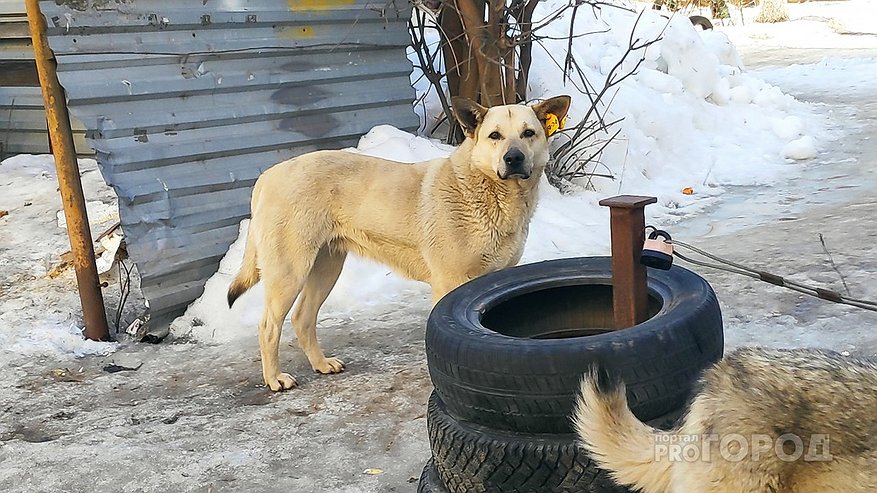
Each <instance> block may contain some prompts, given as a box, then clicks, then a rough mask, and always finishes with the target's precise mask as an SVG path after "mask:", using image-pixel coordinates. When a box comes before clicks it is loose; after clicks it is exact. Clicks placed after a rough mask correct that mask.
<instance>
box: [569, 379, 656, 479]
mask: <svg viewBox="0 0 877 493" xmlns="http://www.w3.org/2000/svg"><path fill="white" fill-rule="evenodd" d="M573 424H574V426H575V429H576V432H577V434H578V436H579V439H581V441H582V443H583V444H584V446H585V448H586V449H588V452H589V453H590V456H591V458H592V459H594V461H595V462H596V463H597V465H598V466H599V467H600V468H602V469H605V470H606V471H609V473H610V475H611V476H612V478H613V479H615V481H617V482H618V483H620V484H623V485H626V486H629V487H632V488H634V489H639V490H641V491H642V492H643V493H667V492H668V491H669V489H670V464H671V462H670V461H669V460H667V458H666V457H664V460H662V461H658V460H657V457H656V456H655V443H656V437H657V436H658V435H659V434H662V432H660V431H658V430H656V429H654V428H651V427H650V426H648V425H646V424H644V423H642V422H641V421H640V420H639V419H637V417H636V416H634V415H633V413H632V412H631V411H630V409H629V408H628V407H627V396H626V395H625V391H624V384H622V383H621V382H618V381H613V380H611V379H610V378H609V375H608V374H607V373H606V372H605V371H603V370H596V369H592V370H591V371H590V372H589V373H587V374H586V375H585V376H584V378H583V379H582V389H581V396H580V397H579V400H578V403H577V404H576V409H575V411H574V413H573Z"/></svg>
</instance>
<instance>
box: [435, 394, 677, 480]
mask: <svg viewBox="0 0 877 493" xmlns="http://www.w3.org/2000/svg"><path fill="white" fill-rule="evenodd" d="M677 417H678V413H675V414H674V415H672V416H667V417H661V418H659V419H658V420H653V421H652V422H650V424H651V425H652V426H656V427H661V428H669V427H670V426H672V424H673V423H675V418H677ZM426 423H427V429H428V430H429V441H430V447H431V448H432V452H433V459H432V460H431V461H430V464H428V466H429V467H434V469H435V471H436V473H437V476H436V477H435V478H434V479H430V480H429V482H430V483H431V484H440V485H442V487H444V488H446V489H445V490H444V491H448V492H449V493H476V492H504V493H505V492H527V493H557V492H566V491H569V492H576V493H588V492H592V493H630V490H629V489H627V488H625V487H622V486H619V485H617V484H615V482H614V481H613V480H612V479H611V478H610V477H609V476H608V474H607V473H606V472H605V471H603V470H601V469H599V468H597V467H596V465H595V464H594V463H593V462H592V461H591V459H590V458H589V457H588V454H587V452H586V451H585V450H584V449H583V448H581V446H579V445H578V444H577V443H576V436H575V435H573V434H562V435H557V434H524V433H513V432H509V431H497V430H491V429H489V428H486V427H484V426H480V425H475V424H469V423H463V422H460V421H457V420H455V419H454V418H453V417H451V416H450V415H449V414H448V413H447V409H446V408H445V406H444V404H443V403H442V402H441V399H440V398H439V397H438V396H436V394H435V393H434V392H433V394H432V396H430V398H429V404H428V407H427V413H426ZM424 475H426V470H424ZM423 482H424V477H423V476H422V477H421V483H423ZM420 491H424V492H425V491H442V490H420V489H418V492H420Z"/></svg>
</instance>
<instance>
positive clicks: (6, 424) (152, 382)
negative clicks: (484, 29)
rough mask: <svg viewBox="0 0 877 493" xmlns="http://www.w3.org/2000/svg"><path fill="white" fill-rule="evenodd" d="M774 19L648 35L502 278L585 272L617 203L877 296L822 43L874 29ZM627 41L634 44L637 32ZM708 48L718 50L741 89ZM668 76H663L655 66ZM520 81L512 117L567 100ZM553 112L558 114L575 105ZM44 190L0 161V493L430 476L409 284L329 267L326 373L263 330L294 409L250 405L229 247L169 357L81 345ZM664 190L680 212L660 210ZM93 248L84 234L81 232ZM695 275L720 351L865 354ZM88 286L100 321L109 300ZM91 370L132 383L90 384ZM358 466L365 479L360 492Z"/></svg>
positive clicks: (97, 204)
mask: <svg viewBox="0 0 877 493" xmlns="http://www.w3.org/2000/svg"><path fill="white" fill-rule="evenodd" d="M551 4H552V2H546V5H545V6H544V8H549V7H550V5H551ZM789 8H790V11H791V12H792V19H793V20H792V21H790V22H788V23H782V24H779V25H770V26H762V25H755V24H754V23H752V22H751V18H753V17H754V15H755V13H756V11H757V10H753V9H748V10H747V12H746V15H747V18H746V22H745V23H744V24H743V25H740V23H739V22H736V24H735V25H731V26H725V27H722V26H719V27H717V29H716V31H717V32H715V33H711V34H706V35H705V36H706V37H705V38H704V37H703V36H704V35H703V34H702V33H698V32H697V31H694V30H693V29H689V27H690V26H688V25H687V24H685V23H684V22H681V23H680V22H678V21H675V20H674V21H671V23H670V26H669V27H668V30H667V35H668V36H670V35H673V37H668V38H667V39H665V41H663V42H662V43H661V44H660V45H659V46H657V47H656V48H655V52H656V53H657V54H658V55H657V57H655V54H654V53H650V54H649V57H650V58H649V59H650V61H651V62H654V64H653V65H650V66H648V67H646V68H645V69H644V70H643V71H642V72H641V73H640V74H639V75H637V76H636V77H633V78H631V79H630V80H629V81H626V82H625V83H624V84H623V85H622V87H621V88H620V92H619V95H618V97H617V98H616V99H615V103H614V104H613V105H612V109H613V111H617V112H618V115H619V116H624V117H625V118H626V119H625V122H624V124H623V125H624V135H625V138H624V139H623V140H622V141H620V142H619V145H618V146H617V147H616V148H614V149H612V150H611V151H610V152H608V153H607V154H606V155H605V156H604V158H603V161H604V163H605V164H606V166H607V168H609V169H610V170H611V171H612V173H613V174H614V175H616V179H615V180H608V179H603V180H595V181H594V183H593V189H582V190H578V191H577V192H576V193H574V194H572V195H567V196H565V195H561V194H560V193H559V192H557V191H556V190H555V189H553V188H551V187H550V186H549V185H547V183H543V185H544V186H543V187H542V197H541V199H540V200H541V201H540V205H539V207H538V209H537V212H536V216H535V218H534V221H533V225H532V228H531V234H530V239H529V241H528V243H527V247H526V253H525V257H524V261H533V260H538V259H542V258H556V257H564V256H570V255H592V254H606V253H607V252H608V247H609V242H608V236H609V230H608V215H607V213H606V210H605V209H603V208H601V207H599V206H598V205H597V201H598V200H599V199H601V198H603V197H606V196H609V195H614V194H617V193H640V194H649V195H656V196H658V197H659V198H660V202H659V204H656V205H653V206H649V208H648V209H647V211H648V214H649V216H650V217H649V220H650V222H654V223H657V224H661V225H664V226H667V227H668V228H670V229H671V231H672V232H673V233H674V235H675V236H676V237H678V238H681V239H684V240H687V241H690V242H692V243H695V244H698V245H701V246H703V247H705V248H707V249H708V250H711V251H715V252H721V253H723V254H724V255H726V256H728V257H733V258H736V259H737V260H744V261H747V262H749V263H752V264H754V265H757V266H759V267H761V268H766V269H769V270H772V271H775V272H777V273H780V274H792V275H793V276H794V277H795V278H796V279H798V280H802V281H805V282H811V283H818V284H820V285H825V286H829V287H832V288H835V289H840V290H843V285H842V283H841V282H840V275H843V278H844V280H845V281H846V283H847V284H848V286H849V290H850V292H851V293H852V294H853V295H854V296H858V297H862V298H869V299H875V298H877V284H875V283H874V282H873V277H874V275H875V272H877V265H875V263H874V260H873V258H874V255H875V248H877V247H875V245H877V241H875V240H877V236H875V233H874V232H875V231H877V215H875V214H874V212H873V211H874V210H875V207H877V202H875V196H874V193H873V190H874V186H875V185H877V123H875V122H877V103H875V101H877V82H875V81H877V77H875V75H877V74H875V72H874V70H875V69H874V67H875V66H877V36H873V35H869V34H840V33H839V32H866V31H863V30H868V29H870V30H871V31H873V29H874V28H873V27H871V26H868V25H867V24H868V22H865V21H864V20H863V19H865V20H867V19H874V18H877V16H875V14H877V2H873V1H872V2H866V1H863V0H851V1H848V2H815V3H808V4H790V5H789ZM857 9H858V10H857ZM832 19H834V20H832ZM616 21H617V22H619V23H625V22H626V23H627V25H630V19H627V20H624V19H621V20H619V19H615V20H612V21H610V22H616ZM646 21H647V22H644V23H642V24H641V26H642V28H643V29H645V30H647V31H648V30H654V29H657V28H658V26H660V24H659V22H660V21H659V20H658V19H656V18H652V19H651V21H648V19H646ZM580 22H582V23H584V24H583V25H584V26H585V27H587V26H589V25H592V24H593V23H596V22H598V20H597V19H582V20H580ZM840 24H843V26H845V27H844V29H839V28H838V27H837V26H838V25H840ZM720 33H724V34H725V35H727V37H728V39H730V40H732V41H733V42H734V44H735V46H736V49H737V50H738V54H739V55H740V59H741V60H742V65H743V70H742V71H740V70H739V69H737V70H735V69H734V65H736V64H737V62H736V60H735V59H734V57H732V56H730V54H731V51H729V48H728V46H729V45H727V44H725V43H724V39H725V38H723V37H722V35H721V34H720ZM627 34H629V30H628V32H627V33H626V34H625V36H626V35H627ZM620 38H624V36H621V35H617V33H616V35H608V34H607V35H605V36H604V37H603V38H602V39H601V40H598V39H596V38H595V39H592V40H591V42H592V45H591V46H588V47H586V48H585V47H582V48H581V49H580V55H581V60H582V64H583V66H585V67H586V68H587V70H589V71H590V72H589V74H591V75H592V76H593V77H594V78H595V80H598V79H599V77H600V76H601V75H602V76H605V73H604V70H603V69H604V68H605V66H606V64H607V63H608V62H606V61H604V60H605V59H606V57H607V56H610V55H611V53H610V52H611V51H612V50H616V51H617V50H618V49H620V47H621V46H622V44H623V39H622V40H619V39H620ZM787 47H792V48H787ZM781 48H782V49H781ZM719 55H721V56H719ZM674 56H676V57H679V58H680V60H681V61H680V63H678V64H676V65H673V64H671V63H669V62H667V60H666V58H671V57H674ZM689 56H690V57H692V58H688V57H689ZM712 57H715V58H712ZM823 59H824V60H823ZM661 60H664V62H666V65H667V67H666V71H664V70H663V64H662V63H661ZM728 62H730V63H728ZM541 63H544V64H545V65H544V66H541V68H540V69H539V70H535V71H534V72H538V75H537V76H536V77H535V78H534V79H533V88H532V89H533V96H534V97H540V96H548V95H554V94H557V93H562V92H570V93H573V94H574V95H575V93H574V88H569V87H566V88H564V87H561V86H560V85H559V77H557V74H556V72H555V73H554V74H552V70H551V69H550V64H548V62H547V61H546V59H544V58H543V59H541ZM671 65H672V66H673V67H675V68H673V69H671V68H670V67H671ZM695 69H696V70H697V72H696V73H697V74H698V75H696V76H695V75H693V74H694V73H695V72H694V70H695ZM709 89H712V91H711V92H710V94H708V95H704V94H705V93H706V92H707V90H709ZM717 90H718V94H719V97H718V99H713V93H715V92H716V91H717ZM722 94H724V95H725V96H727V99H725V98H722V97H721V95H722ZM575 104H576V107H575V108H574V109H575V110H576V111H581V98H580V95H579V97H577V99H576V103H575ZM576 115H581V113H573V114H572V116H571V119H574V118H575V116H576ZM426 116H427V117H429V115H426ZM802 138H809V139H812V143H813V145H812V147H810V146H802V147H809V148H806V149H804V150H806V151H809V152H807V153H805V154H806V155H807V156H811V157H808V158H807V159H800V160H795V159H787V158H786V157H785V154H784V149H786V147H787V146H789V144H790V143H792V142H793V141H796V140H800V139H802ZM804 144H806V142H804ZM359 150H360V151H361V152H368V153H375V154H381V155H385V156H387V157H392V158H394V159H399V160H403V161H415V160H418V159H422V158H427V157H433V156H436V155H441V154H443V153H447V152H448V148H447V147H445V146H443V145H441V144H437V143H436V142H435V141H430V140H428V139H424V138H421V137H414V136H411V135H406V134H404V133H401V132H399V131H398V130H395V129H393V128H390V127H378V128H376V129H374V130H373V131H372V132H371V133H369V134H368V135H367V136H365V137H364V138H363V139H362V141H361V142H360V145H359ZM81 164H82V169H83V173H82V175H83V183H84V186H85V191H86V196H87V198H88V200H89V201H90V202H92V203H93V205H92V209H93V211H94V214H93V215H94V216H95V217H101V216H102V215H101V211H105V210H107V207H106V206H107V205H112V204H113V203H114V197H113V194H112V191H111V190H109V189H108V188H107V187H106V186H105V185H104V184H103V183H102V180H101V179H100V177H99V174H98V172H97V169H96V166H95V163H94V162H93V161H89V160H84V161H83V162H82V163H81ZM604 171H605V170H604ZM56 187H57V184H56V182H55V178H54V171H53V168H52V166H51V159H50V158H47V157H44V156H19V157H16V158H12V159H8V160H6V161H4V162H3V163H2V164H0V211H8V215H6V216H5V217H0V368H2V369H3V370H4V371H3V372H2V374H0V490H2V491H83V490H91V491H200V492H207V491H225V490H229V491H266V492H273V491H278V492H279V491H302V492H310V491H314V492H316V491H341V492H351V493H352V492H396V491H399V492H401V491H411V490H412V489H413V486H412V485H411V484H409V481H410V478H412V477H416V476H418V475H419V471H420V468H421V467H422V465H423V463H424V461H425V460H426V459H427V458H428V456H429V451H428V444H427V442H426V432H425V419H424V417H423V411H424V404H425V401H426V397H427V396H428V393H429V390H430V383H429V379H428V375H427V373H426V365H425V361H424V356H423V351H422V342H423V325H424V320H425V317H426V316H427V314H428V310H429V296H428V291H427V288H426V287H425V286H423V285H420V284H418V283H415V282H411V281H406V280H403V279H401V278H399V277H397V276H395V275H393V274H392V273H390V272H389V271H388V270H387V269H386V268H383V267H381V266H377V265H374V264H371V263H368V262H365V261H361V260H355V259H351V260H348V265H347V266H346V267H345V271H344V274H343V275H342V279H341V281H340V282H339V285H338V287H337V288H336V290H335V291H334V292H333V295H332V297H331V299H330V300H329V301H328V302H327V304H326V306H325V308H324V310H323V312H322V313H321V319H320V338H321V341H322V343H323V345H324V347H326V348H327V350H330V349H331V350H332V351H333V352H334V353H335V354H337V355H338V356H340V357H341V358H342V359H344V360H345V361H347V362H348V363H349V367H348V370H347V371H346V372H345V373H343V374H341V375H336V376H328V377H327V376H315V375H309V374H308V373H309V371H308V370H307V368H309V367H308V366H307V362H306V360H305V358H304V357H303V355H301V354H300V351H299V350H298V349H297V348H296V347H295V343H294V341H293V339H294V336H293V335H292V331H291V330H285V336H284V338H285V341H284V342H285V343H289V344H284V346H283V347H282V350H281V351H282V352H281V357H282V358H283V362H284V365H285V367H286V369H288V370H290V371H292V372H294V373H296V374H297V376H298V377H299V382H300V384H301V388H300V389H298V390H295V391H293V392H287V393H284V394H279V395H271V394H269V393H267V392H266V391H265V390H264V388H263V387H261V386H260V384H261V382H260V380H261V375H260V373H259V361H258V349H257V344H256V337H255V333H254V329H255V325H256V323H257V321H258V316H259V312H260V309H261V303H262V300H261V296H262V294H261V291H260V290H259V289H258V287H257V288H256V289H254V290H252V292H250V293H247V294H246V295H245V296H244V297H242V298H241V299H240V300H239V301H238V303H237V304H236V305H235V308H234V310H232V311H231V312H229V311H228V310H227V309H226V308H225V305H224V290H225V286H226V285H227V282H228V278H229V276H230V275H233V274H234V272H235V271H236V269H237V265H238V264H239V262H240V253H241V248H240V247H241V245H240V242H238V243H236V244H235V246H233V247H232V249H231V251H230V253H229V255H228V256H227V257H226V258H225V260H224V261H223V265H222V267H221V269H220V273H219V274H217V275H216V276H215V277H214V278H213V279H212V280H211V281H210V285H209V286H208V288H207V290H206V292H205V294H204V296H203V297H202V299H201V300H199V302H196V303H195V304H193V305H192V307H191V308H190V310H189V311H188V312H187V313H186V315H184V316H183V317H181V318H180V319H179V320H177V322H176V323H175V325H174V335H176V336H186V335H188V336H190V337H185V338H184V337H178V338H177V339H176V340H175V342H176V343H174V341H173V340H172V341H171V343H169V344H161V345H158V346H151V345H140V344H132V343H130V342H122V343H100V344H98V343H89V342H85V341H83V340H82V339H81V337H79V336H78V335H77V334H76V329H75V326H76V325H77V324H78V323H79V306H78V303H79V301H78V297H77V295H76V292H75V281H74V279H73V276H72V272H71V271H70V270H69V269H68V270H62V271H61V272H60V273H59V275H57V276H55V277H50V276H48V275H47V274H48V273H49V272H51V271H52V270H53V269H54V268H55V267H57V266H58V264H59V262H60V257H61V254H62V253H63V252H64V251H65V250H67V249H68V248H69V247H68V245H67V243H66V241H67V240H66V234H65V232H64V230H63V229H62V228H61V227H59V225H58V216H57V214H58V211H59V210H60V200H59V198H58V197H57V191H56ZM685 187H692V188H693V189H694V192H695V193H694V194H693V195H685V194H683V193H682V189H683V188H685ZM25 204H29V205H25ZM0 215H2V213H0ZM93 219H94V217H93ZM242 227H245V224H244V225H242ZM102 228H103V225H102V224H99V221H98V222H95V224H94V228H93V232H94V234H95V235H97V234H99V233H100V232H102ZM820 233H821V234H823V235H824V238H825V241H826V246H827V248H828V249H829V250H830V251H831V252H832V254H833V257H834V260H835V262H836V263H837V267H838V270H839V272H840V275H839V274H838V272H836V271H835V270H834V269H833V268H832V266H831V265H830V263H829V262H828V260H827V256H826V254H825V252H824V251H823V249H822V246H821V244H820V242H819V240H818V237H817V235H818V234H820ZM696 270H697V271H698V272H699V273H701V274H703V275H704V276H705V277H707V279H708V280H709V281H710V282H711V284H712V285H713V286H714V288H715V289H716V291H717V293H718V295H719V299H720V301H721V303H722V309H723V315H724V320H725V330H726V338H727V345H728V347H734V346H738V345H742V344H759V345H769V346H783V347H798V346H818V347H827V348H833V349H837V350H841V351H848V352H850V353H853V354H858V355H866V356H872V357H874V356H877V337H875V336H874V331H873V327H875V326H877V316H875V315H874V314H873V313H871V312H865V311H862V310H856V309H853V308H847V307H842V306H837V305H833V304H829V303H826V302H823V301H820V300H816V299H811V298H806V297H802V296H800V295H798V294H796V293H792V292H788V291H784V290H782V289H780V288H776V287H770V286H767V285H764V284H755V283H753V282H751V281H749V280H746V279H741V278H738V277H734V276H731V275H727V274H722V273H713V272H708V271H704V270H702V269H696ZM107 280H108V282H110V288H108V289H107V290H105V291H106V294H107V306H108V308H110V309H112V308H113V307H114V306H115V302H116V298H115V296H116V294H115V293H114V291H115V288H116V281H117V280H115V279H112V278H108V279H107ZM138 305H139V307H138ZM129 306H130V310H131V311H132V313H131V314H130V315H129V319H128V320H127V321H130V318H131V317H134V316H137V315H139V314H141V313H142V300H140V299H136V298H135V299H134V300H133V301H130V302H129ZM122 325H123V326H124V325H125V323H123V324H122ZM71 327H72V329H71ZM287 329H288V327H287ZM184 341H189V342H193V343H183V342H184ZM111 363H112V364H117V365H121V366H125V367H132V368H133V367H137V366H138V364H140V363H143V366H142V367H140V369H139V370H137V371H121V372H118V373H109V372H108V370H105V369H104V368H105V367H106V366H107V365H109V364H111ZM366 468H379V469H382V470H383V471H384V473H383V474H379V475H367V474H363V471H364V470H365V469H366ZM62 471H63V472H62ZM98 471H99V472H98Z"/></svg>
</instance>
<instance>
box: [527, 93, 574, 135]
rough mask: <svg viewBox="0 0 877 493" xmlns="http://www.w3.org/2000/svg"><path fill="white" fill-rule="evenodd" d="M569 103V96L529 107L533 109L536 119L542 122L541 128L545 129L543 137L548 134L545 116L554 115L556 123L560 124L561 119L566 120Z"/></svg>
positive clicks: (557, 97)
mask: <svg viewBox="0 0 877 493" xmlns="http://www.w3.org/2000/svg"><path fill="white" fill-rule="evenodd" d="M570 101H571V100H570V97H569V96H555V97H553V98H551V99H546V100H545V101H542V102H541V103H537V104H534V105H533V106H531V108H533V113H536V118H538V119H539V121H540V122H542V128H544V129H545V135H549V133H550V132H549V131H548V127H547V126H546V122H547V121H548V116H547V115H549V114H551V115H554V116H556V117H557V122H562V121H563V119H564V118H566V113H567V112H568V111H569V105H570Z"/></svg>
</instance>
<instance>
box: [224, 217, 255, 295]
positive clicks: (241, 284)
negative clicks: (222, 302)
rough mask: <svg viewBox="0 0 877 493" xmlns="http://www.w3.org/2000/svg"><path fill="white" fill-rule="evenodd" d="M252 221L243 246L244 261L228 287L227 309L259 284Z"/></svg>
mask: <svg viewBox="0 0 877 493" xmlns="http://www.w3.org/2000/svg"><path fill="white" fill-rule="evenodd" d="M253 229H254V228H253V221H252V220H250V226H249V228H247V240H246V241H247V243H246V245H245V246H244V261H243V263H241V270H240V271H238V275H237V276H235V278H234V281H232V282H231V285H230V286H229V287H228V294H227V299H228V307H229V308H231V306H232V305H233V304H234V301H235V300H236V299H238V298H239V297H240V295H242V294H244V293H245V292H246V291H247V290H248V289H250V288H251V287H253V286H255V285H256V283H257V282H259V277H260V276H259V268H258V267H257V266H256V241H255V238H253V236H254V233H252V231H253Z"/></svg>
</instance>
